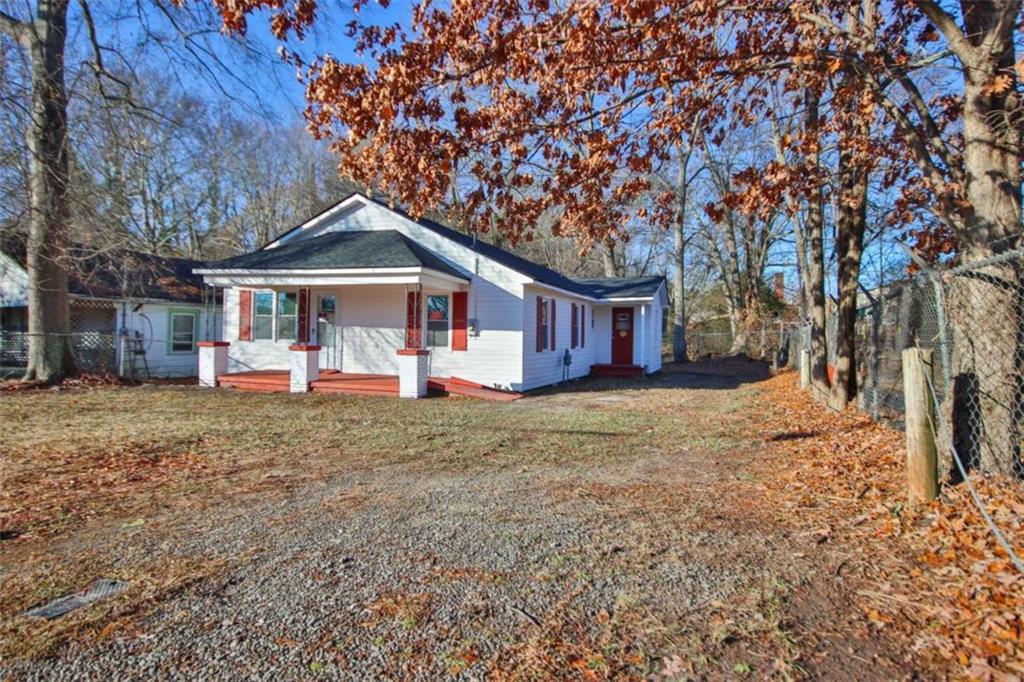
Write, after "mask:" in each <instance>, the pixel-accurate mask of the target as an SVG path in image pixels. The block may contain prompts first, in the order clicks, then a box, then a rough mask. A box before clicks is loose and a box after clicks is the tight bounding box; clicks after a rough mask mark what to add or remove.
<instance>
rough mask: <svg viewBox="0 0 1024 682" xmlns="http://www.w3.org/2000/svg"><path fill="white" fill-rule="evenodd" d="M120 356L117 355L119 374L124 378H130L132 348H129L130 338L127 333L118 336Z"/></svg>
mask: <svg viewBox="0 0 1024 682" xmlns="http://www.w3.org/2000/svg"><path fill="white" fill-rule="evenodd" d="M118 341H119V343H118V357H117V375H118V376H119V377H121V378H123V379H127V378H128V374H129V373H130V371H131V370H130V369H129V355H130V354H131V350H130V348H129V340H128V335H127V334H123V333H122V334H121V336H120V337H119V338H118Z"/></svg>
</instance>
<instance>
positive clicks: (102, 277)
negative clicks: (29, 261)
mask: <svg viewBox="0 0 1024 682" xmlns="http://www.w3.org/2000/svg"><path fill="white" fill-rule="evenodd" d="M5 251H6V252H7V254H6V255H7V256H8V257H9V258H10V260H12V261H14V262H15V263H16V264H17V265H18V267H20V268H22V269H24V268H25V253H24V247H23V246H22V247H13V248H12V247H11V245H8V248H6V249H5ZM70 262H71V267H70V268H69V272H68V291H69V292H70V293H71V295H72V296H78V297H82V298H105V299H154V300H163V301H172V302H177V303H203V302H204V301H203V278H202V277H201V276H199V275H196V274H194V273H193V272H192V271H193V269H195V268H198V267H202V265H203V263H202V261H196V260H191V259H188V258H175V257H170V256H155V255H153V254H148V253H140V252H137V251H128V250H126V249H121V250H115V251H110V252H101V253H96V252H92V251H89V250H87V249H85V248H84V247H73V248H72V249H71V258H70Z"/></svg>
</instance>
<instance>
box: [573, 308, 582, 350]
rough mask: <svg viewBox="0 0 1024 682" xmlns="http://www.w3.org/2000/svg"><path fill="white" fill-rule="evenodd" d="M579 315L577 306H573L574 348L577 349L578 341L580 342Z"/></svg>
mask: <svg viewBox="0 0 1024 682" xmlns="http://www.w3.org/2000/svg"><path fill="white" fill-rule="evenodd" d="M579 321H580V320H579V313H578V312H577V306H576V304H575V303H573V304H572V347H573V348H575V347H576V343H577V341H579V327H578V326H577V325H578V324H579Z"/></svg>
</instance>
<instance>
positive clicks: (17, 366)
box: [0, 329, 118, 376]
mask: <svg viewBox="0 0 1024 682" xmlns="http://www.w3.org/2000/svg"><path fill="white" fill-rule="evenodd" d="M69 341H70V343H71V352H72V353H73V354H74V356H75V364H76V365H77V367H78V368H79V369H81V370H83V371H86V372H92V373H97V374H99V373H106V372H110V373H116V372H117V369H118V367H117V344H118V339H117V337H116V336H114V335H113V334H104V333H101V332H77V333H71V334H47V335H46V342H47V343H53V344H59V343H66V342H69ZM28 345H29V333H28V332H23V331H12V330H8V329H5V330H0V371H2V372H3V373H4V374H6V375H8V376H14V375H17V374H20V373H22V372H24V371H25V368H26V367H27V366H28Z"/></svg>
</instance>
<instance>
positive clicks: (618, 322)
mask: <svg viewBox="0 0 1024 682" xmlns="http://www.w3.org/2000/svg"><path fill="white" fill-rule="evenodd" d="M612 364H613V365H632V364H633V309H632V308H612Z"/></svg>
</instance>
